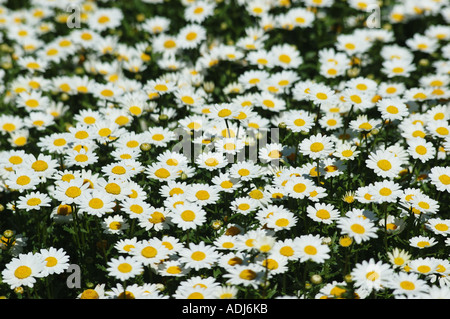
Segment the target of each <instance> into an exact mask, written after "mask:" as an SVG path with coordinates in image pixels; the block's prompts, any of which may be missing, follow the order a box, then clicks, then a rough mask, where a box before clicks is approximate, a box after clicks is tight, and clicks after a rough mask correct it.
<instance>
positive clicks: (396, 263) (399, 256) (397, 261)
mask: <svg viewBox="0 0 450 319" xmlns="http://www.w3.org/2000/svg"><path fill="white" fill-rule="evenodd" d="M387 255H388V258H389V262H390V263H391V264H392V266H393V267H394V268H403V267H405V266H406V265H407V264H409V262H410V260H411V257H412V256H411V254H410V253H408V252H407V251H405V250H402V249H399V248H394V249H393V250H392V251H390V252H388V253H387Z"/></svg>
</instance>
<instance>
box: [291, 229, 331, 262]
mask: <svg viewBox="0 0 450 319" xmlns="http://www.w3.org/2000/svg"><path fill="white" fill-rule="evenodd" d="M296 244H297V245H298V249H299V250H298V251H299V260H300V262H305V261H308V260H311V261H313V262H315V263H318V264H322V263H324V262H325V260H327V259H328V258H330V255H329V254H328V253H329V252H330V248H329V247H328V245H326V244H323V240H322V238H321V237H320V236H319V235H311V234H309V235H302V236H300V237H299V238H298V241H297V242H296Z"/></svg>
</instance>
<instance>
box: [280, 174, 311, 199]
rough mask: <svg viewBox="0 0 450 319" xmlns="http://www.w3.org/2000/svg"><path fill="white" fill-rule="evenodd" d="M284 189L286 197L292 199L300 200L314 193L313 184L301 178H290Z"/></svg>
mask: <svg viewBox="0 0 450 319" xmlns="http://www.w3.org/2000/svg"><path fill="white" fill-rule="evenodd" d="M284 189H285V190H286V192H287V193H288V196H290V197H293V198H298V199H302V198H305V197H308V196H309V195H310V193H311V192H313V191H314V184H313V182H312V181H311V180H309V179H306V178H303V177H295V178H291V179H290V180H289V181H288V182H287V183H286V185H285V186H284Z"/></svg>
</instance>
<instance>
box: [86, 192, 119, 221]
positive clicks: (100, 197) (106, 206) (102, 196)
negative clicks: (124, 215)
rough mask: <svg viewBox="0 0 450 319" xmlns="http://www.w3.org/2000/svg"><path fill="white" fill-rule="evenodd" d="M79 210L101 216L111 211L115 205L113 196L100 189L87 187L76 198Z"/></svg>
mask: <svg viewBox="0 0 450 319" xmlns="http://www.w3.org/2000/svg"><path fill="white" fill-rule="evenodd" d="M77 203H78V204H79V209H80V212H86V213H87V214H88V215H94V216H97V217H102V216H104V215H105V214H107V213H112V212H113V211H114V207H115V206H116V203H115V198H114V197H113V196H112V195H110V194H108V193H107V192H106V191H105V190H102V189H87V190H86V191H84V192H82V194H81V195H80V197H79V198H78V199H77Z"/></svg>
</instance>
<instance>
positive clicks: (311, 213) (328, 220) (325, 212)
mask: <svg viewBox="0 0 450 319" xmlns="http://www.w3.org/2000/svg"><path fill="white" fill-rule="evenodd" d="M306 213H307V216H308V217H309V218H311V219H312V220H314V221H316V222H319V223H324V224H328V225H329V224H332V223H333V222H334V221H336V220H338V219H339V217H340V212H339V211H338V210H337V209H336V207H334V206H333V205H331V204H324V203H315V204H314V206H313V205H309V206H308V207H307V208H306Z"/></svg>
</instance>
